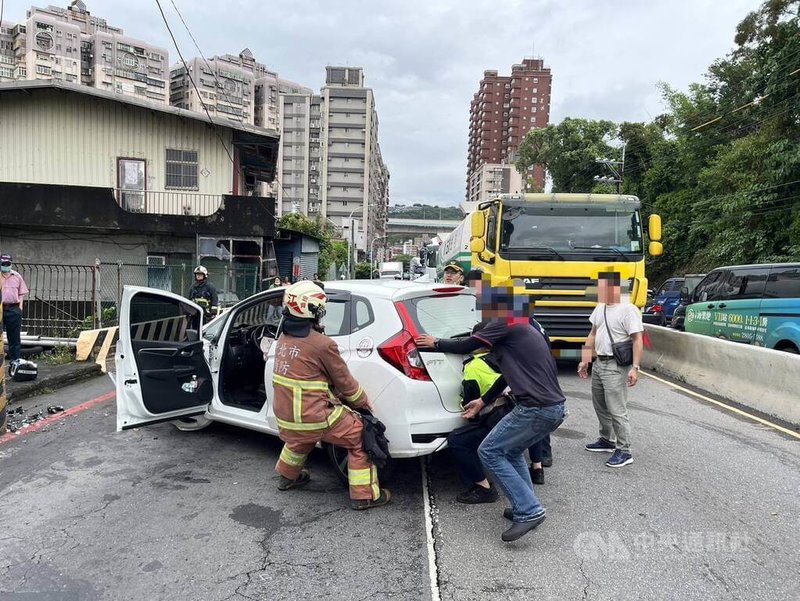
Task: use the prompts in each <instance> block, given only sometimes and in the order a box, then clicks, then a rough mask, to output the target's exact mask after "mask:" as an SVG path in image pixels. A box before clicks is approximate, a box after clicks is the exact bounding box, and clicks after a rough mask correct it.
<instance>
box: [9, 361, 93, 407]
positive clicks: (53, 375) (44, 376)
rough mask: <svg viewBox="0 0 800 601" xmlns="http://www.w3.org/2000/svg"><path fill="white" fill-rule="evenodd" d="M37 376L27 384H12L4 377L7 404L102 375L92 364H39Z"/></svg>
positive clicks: (11, 381)
mask: <svg viewBox="0 0 800 601" xmlns="http://www.w3.org/2000/svg"><path fill="white" fill-rule="evenodd" d="M38 365H39V376H38V377H37V378H36V379H35V380H31V381H29V382H14V381H13V380H12V379H11V378H10V377H8V375H6V391H7V393H8V402H9V404H12V403H18V402H19V401H21V400H23V399H26V398H28V397H31V396H33V395H35V394H41V393H44V392H52V391H53V390H57V389H59V388H63V387H64V386H67V385H69V384H74V383H75V382H79V381H81V380H85V379H87V378H93V377H96V376H100V375H102V371H101V369H100V366H99V365H97V364H96V363H94V362H88V361H87V362H72V363H65V364H63V365H47V364H46V363H44V362H41V363H39V364H38Z"/></svg>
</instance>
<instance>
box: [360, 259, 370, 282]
mask: <svg viewBox="0 0 800 601" xmlns="http://www.w3.org/2000/svg"><path fill="white" fill-rule="evenodd" d="M370 271H372V266H371V265H370V264H369V262H364V263H358V264H357V265H356V279H357V280H368V279H370V278H369V274H370Z"/></svg>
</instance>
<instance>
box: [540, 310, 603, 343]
mask: <svg viewBox="0 0 800 601" xmlns="http://www.w3.org/2000/svg"><path fill="white" fill-rule="evenodd" d="M591 314H592V308H591V307H536V308H535V309H534V311H533V316H534V318H536V321H538V322H539V323H540V324H542V327H543V328H544V329H545V331H547V335H548V336H550V337H551V338H560V337H564V338H566V337H579V338H585V337H586V336H588V335H589V332H590V331H591V329H592V324H590V323H589V316H590V315H591Z"/></svg>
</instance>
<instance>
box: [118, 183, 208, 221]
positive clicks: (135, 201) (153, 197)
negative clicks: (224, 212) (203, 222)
mask: <svg viewBox="0 0 800 601" xmlns="http://www.w3.org/2000/svg"><path fill="white" fill-rule="evenodd" d="M114 197H115V198H116V200H117V204H118V205H119V206H120V207H122V208H123V209H124V210H125V211H128V212H129V213H147V214H150V215H186V216H197V217H208V216H209V215H213V214H214V213H216V212H217V211H218V210H219V208H220V207H221V206H222V194H201V193H199V192H185V191H182V190H168V191H165V192H157V191H154V190H144V191H142V190H123V189H120V188H116V189H115V190H114Z"/></svg>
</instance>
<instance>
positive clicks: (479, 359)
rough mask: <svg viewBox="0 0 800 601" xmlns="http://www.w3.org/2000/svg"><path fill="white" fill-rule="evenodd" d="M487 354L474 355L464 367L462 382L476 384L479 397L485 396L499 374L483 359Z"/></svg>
mask: <svg viewBox="0 0 800 601" xmlns="http://www.w3.org/2000/svg"><path fill="white" fill-rule="evenodd" d="M486 355H488V353H482V354H480V355H475V356H474V357H473V358H472V359H471V360H470V361H469V362H468V363H467V364H466V365H464V380H467V381H469V380H472V381H474V382H476V383H477V385H478V391H479V392H480V395H481V397H482V396H483V395H485V394H486V393H487V392H488V390H489V389H490V388H491V387H492V385H493V384H494V383H495V382H497V379H498V378H499V377H500V374H499V373H498V372H496V371H495V370H494V369H493V368H492V367H491V366H490V365H489V364H488V363H487V362H486V360H485V359H484V357H485V356H486Z"/></svg>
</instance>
